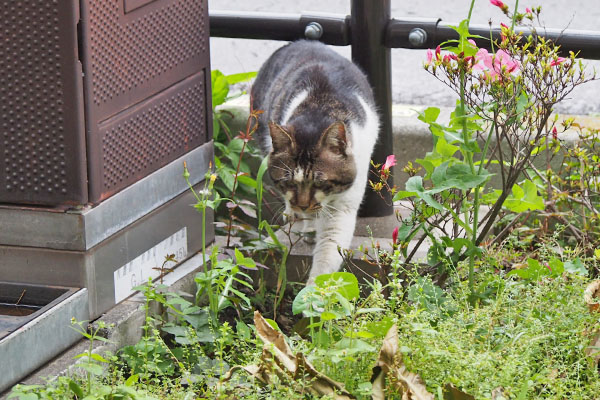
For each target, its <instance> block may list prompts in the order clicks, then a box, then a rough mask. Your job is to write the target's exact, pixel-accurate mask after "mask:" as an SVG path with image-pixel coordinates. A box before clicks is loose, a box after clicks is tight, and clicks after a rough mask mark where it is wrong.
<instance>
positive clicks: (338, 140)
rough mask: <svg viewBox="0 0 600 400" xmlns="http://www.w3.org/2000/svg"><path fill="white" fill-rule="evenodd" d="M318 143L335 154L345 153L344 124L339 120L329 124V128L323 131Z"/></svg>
mask: <svg viewBox="0 0 600 400" xmlns="http://www.w3.org/2000/svg"><path fill="white" fill-rule="evenodd" d="M319 144H320V145H321V146H322V147H324V148H326V149H328V150H330V151H332V152H333V153H335V154H340V155H343V156H345V155H347V153H348V150H347V148H348V140H347V139H346V125H345V124H344V123H343V122H341V121H337V122H334V123H333V124H331V125H329V128H327V129H325V130H324V131H323V134H322V135H321V139H319Z"/></svg>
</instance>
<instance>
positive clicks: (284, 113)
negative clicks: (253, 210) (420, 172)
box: [251, 41, 379, 283]
mask: <svg viewBox="0 0 600 400" xmlns="http://www.w3.org/2000/svg"><path fill="white" fill-rule="evenodd" d="M251 98H252V102H253V104H252V106H253V108H254V109H255V110H262V111H263V114H261V115H260V117H259V130H258V132H257V139H258V142H259V145H260V147H261V148H262V150H263V151H264V152H265V153H268V154H270V157H269V163H268V172H269V175H270V176H271V179H272V180H273V182H274V183H275V185H276V186H277V187H278V188H279V189H280V190H281V192H282V193H283V196H284V199H285V204H286V214H287V216H288V217H290V218H291V219H292V220H301V221H303V223H304V228H303V231H304V232H309V231H316V238H315V240H316V243H315V247H314V252H313V262H312V268H311V270H310V274H309V283H312V282H314V279H315V277H316V276H318V275H320V274H324V273H330V272H335V271H337V270H338V269H339V268H340V264H341V262H342V257H341V256H340V254H339V252H338V246H339V247H341V248H348V247H349V246H350V242H351V240H352V236H353V234H354V227H355V224H356V215H357V211H358V208H359V205H360V203H361V200H362V198H363V194H364V192H365V187H366V184H367V174H368V171H369V165H370V159H371V153H372V151H373V146H374V145H375V142H376V140H377V135H378V132H379V117H378V115H377V112H376V110H375V102H374V100H373V92H372V89H371V87H370V85H369V83H368V82H367V78H366V77H365V75H364V74H363V73H362V72H361V71H360V70H359V68H358V67H357V66H355V65H354V64H352V63H351V62H350V61H348V60H347V59H346V58H344V57H342V56H340V55H338V54H337V53H335V52H334V51H332V50H331V49H329V48H328V47H327V46H325V45H324V44H321V43H319V42H312V41H298V42H294V43H291V44H288V45H286V46H284V47H282V48H281V49H279V50H277V51H276V52H275V53H273V55H271V57H270V58H269V59H268V60H267V61H266V62H265V64H264V65H263V66H262V68H261V69H260V71H259V72H258V75H257V77H256V80H255V82H254V84H253V86H252V90H251Z"/></svg>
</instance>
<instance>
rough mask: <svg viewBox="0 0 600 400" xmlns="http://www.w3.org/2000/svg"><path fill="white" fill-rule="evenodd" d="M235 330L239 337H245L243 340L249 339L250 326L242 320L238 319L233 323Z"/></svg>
mask: <svg viewBox="0 0 600 400" xmlns="http://www.w3.org/2000/svg"><path fill="white" fill-rule="evenodd" d="M235 330H236V332H237V335H238V336H239V337H241V338H242V339H245V340H250V338H251V335H250V327H248V325H246V324H245V323H244V321H242V320H238V321H237V323H236V324H235Z"/></svg>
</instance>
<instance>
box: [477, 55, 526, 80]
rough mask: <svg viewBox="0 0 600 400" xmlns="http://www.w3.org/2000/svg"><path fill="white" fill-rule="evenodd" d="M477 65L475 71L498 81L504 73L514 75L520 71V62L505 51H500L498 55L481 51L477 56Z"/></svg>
mask: <svg viewBox="0 0 600 400" xmlns="http://www.w3.org/2000/svg"><path fill="white" fill-rule="evenodd" d="M475 61H476V63H475V65H474V66H473V69H478V70H481V71H484V72H485V74H486V76H488V77H489V78H491V79H492V80H494V79H496V78H497V77H498V76H499V75H501V74H502V72H503V71H506V72H508V73H513V72H516V71H518V70H519V67H520V65H519V62H518V61H516V60H514V59H513V58H512V57H511V56H510V55H509V54H508V53H507V52H505V51H504V50H498V51H497V52H496V54H490V53H488V51H487V50H486V49H479V51H478V52H477V54H475Z"/></svg>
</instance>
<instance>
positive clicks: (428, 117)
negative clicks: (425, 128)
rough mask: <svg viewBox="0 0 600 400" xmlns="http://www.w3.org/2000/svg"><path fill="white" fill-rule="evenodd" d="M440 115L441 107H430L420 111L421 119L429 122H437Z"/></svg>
mask: <svg viewBox="0 0 600 400" xmlns="http://www.w3.org/2000/svg"><path fill="white" fill-rule="evenodd" d="M439 115H440V109H439V108H437V107H428V108H426V109H425V110H424V111H422V112H421V113H419V117H418V118H419V120H421V121H423V122H425V123H426V124H429V123H431V122H435V121H436V120H437V118H438V117H439Z"/></svg>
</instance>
